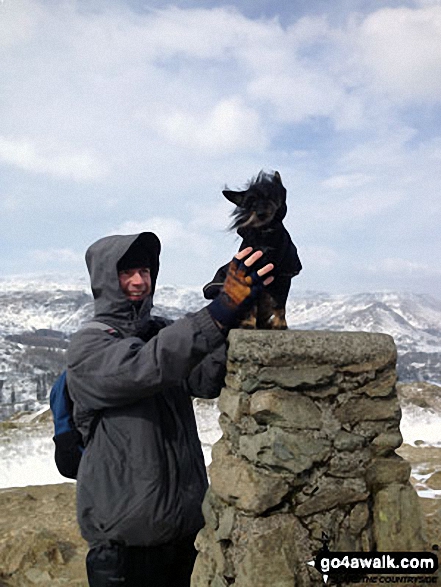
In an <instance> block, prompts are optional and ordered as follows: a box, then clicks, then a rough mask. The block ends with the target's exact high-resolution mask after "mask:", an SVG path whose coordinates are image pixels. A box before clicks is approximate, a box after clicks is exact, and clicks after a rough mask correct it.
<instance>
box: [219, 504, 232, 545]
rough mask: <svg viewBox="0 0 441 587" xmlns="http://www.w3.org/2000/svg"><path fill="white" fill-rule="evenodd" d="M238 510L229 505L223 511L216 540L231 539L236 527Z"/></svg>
mask: <svg viewBox="0 0 441 587" xmlns="http://www.w3.org/2000/svg"><path fill="white" fill-rule="evenodd" d="M235 516H236V510H235V508H233V507H229V508H227V509H225V510H224V511H223V512H222V515H221V516H220V520H219V528H218V529H217V531H216V540H230V538H231V534H232V532H233V528H234V520H235Z"/></svg>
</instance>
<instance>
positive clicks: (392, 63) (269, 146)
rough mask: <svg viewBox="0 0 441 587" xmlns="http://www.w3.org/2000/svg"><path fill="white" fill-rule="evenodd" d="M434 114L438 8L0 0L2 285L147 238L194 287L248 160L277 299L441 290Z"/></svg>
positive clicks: (372, 1)
mask: <svg viewBox="0 0 441 587" xmlns="http://www.w3.org/2000/svg"><path fill="white" fill-rule="evenodd" d="M440 115H441V0H364V1H362V0H291V1H290V2H286V0H283V1H282V0H276V1H269V0H239V1H237V2H234V3H228V2H224V1H223V0H175V2H173V3H169V2H167V1H164V0H145V1H140V0H126V1H124V0H102V1H98V0H0V277H1V276H10V275H16V276H17V281H21V280H25V275H28V274H29V273H40V272H41V273H48V272H49V273H55V274H59V275H61V274H66V273H67V274H69V275H77V274H84V273H85V263H84V254H85V251H86V249H87V247H88V246H89V245H90V244H91V243H93V242H94V241H95V240H97V239H99V238H101V237H103V236H106V235H109V234H133V233H136V232H139V231H144V230H146V231H148V230H152V231H154V232H156V233H157V234H158V236H159V237H160V239H161V242H162V247H163V250H162V254H161V269H160V275H159V281H158V283H159V284H176V285H194V286H199V285H201V286H202V285H203V284H204V283H206V282H208V281H210V280H211V278H212V277H213V275H214V273H215V272H216V270H217V268H218V267H219V266H220V265H223V264H224V263H226V262H227V261H229V259H231V257H232V256H233V255H234V253H235V252H236V250H237V249H238V247H239V245H240V240H239V239H238V237H237V236H236V235H235V234H234V233H232V232H230V231H228V230H227V228H228V226H229V224H230V222H231V218H230V213H231V212H232V209H233V205H232V204H230V203H229V202H228V201H227V200H226V199H225V198H224V197H223V195H222V189H224V188H225V186H226V185H227V186H228V187H230V188H232V189H241V188H242V187H243V186H244V185H245V184H246V182H247V180H249V179H250V178H251V177H252V176H255V175H257V173H258V172H259V170H260V169H265V170H278V171H279V172H280V174H281V177H282V181H283V183H284V185H285V187H286V188H287V191H288V198H287V203H288V214H287V217H286V220H285V225H286V227H287V228H288V230H289V232H290V234H291V237H292V239H293V241H294V243H295V244H296V245H297V248H298V252H299V256H300V259H301V261H302V264H303V271H302V272H301V274H300V275H299V276H298V277H296V278H295V279H294V280H293V283H292V288H293V290H295V289H297V290H299V291H300V290H301V291H304V290H318V291H327V292H330V293H352V292H360V291H379V290H397V291H413V292H416V293H428V294H431V295H434V296H436V297H441V293H440V292H441V265H440V263H439V259H440V258H441V239H440V235H441V197H440V185H441V181H440V180H441V116H440ZM20 276H21V277H20Z"/></svg>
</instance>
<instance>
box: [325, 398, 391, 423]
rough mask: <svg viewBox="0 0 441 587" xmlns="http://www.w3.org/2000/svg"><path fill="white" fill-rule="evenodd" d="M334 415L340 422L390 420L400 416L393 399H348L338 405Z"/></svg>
mask: <svg viewBox="0 0 441 587" xmlns="http://www.w3.org/2000/svg"><path fill="white" fill-rule="evenodd" d="M335 413H336V416H337V418H338V419H339V420H340V422H341V423H342V424H346V423H348V424H352V425H353V424H356V423H358V422H360V421H363V420H366V421H372V420H373V421H375V420H390V419H396V420H397V421H398V420H399V419H400V417H401V410H400V405H399V403H398V400H397V399H396V398H394V399H382V400H380V399H365V398H360V399H350V400H349V401H348V402H346V403H345V404H343V405H342V406H340V407H339V408H338V409H337V410H336V411H335Z"/></svg>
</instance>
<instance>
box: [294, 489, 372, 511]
mask: <svg viewBox="0 0 441 587" xmlns="http://www.w3.org/2000/svg"><path fill="white" fill-rule="evenodd" d="M368 497H369V495H368V494H367V493H360V492H358V491H356V490H353V489H348V488H344V487H339V486H338V485H335V487H333V488H329V489H327V490H326V491H320V492H319V493H317V494H316V495H314V496H313V497H311V498H310V499H308V500H307V501H305V502H304V503H302V504H301V505H299V506H298V507H297V508H296V510H295V514H296V516H299V517H304V516H310V515H311V514H315V513H317V512H322V511H324V510H331V509H333V508H335V507H337V506H343V505H347V504H350V503H356V502H359V501H365V500H366V499H367V498H368Z"/></svg>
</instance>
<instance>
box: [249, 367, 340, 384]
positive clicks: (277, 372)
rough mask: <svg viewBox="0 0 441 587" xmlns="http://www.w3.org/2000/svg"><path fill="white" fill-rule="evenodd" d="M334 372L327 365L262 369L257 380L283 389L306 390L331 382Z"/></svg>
mask: <svg viewBox="0 0 441 587" xmlns="http://www.w3.org/2000/svg"><path fill="white" fill-rule="evenodd" d="M334 373H335V370H334V369H333V368H332V367H331V366H329V365H323V366H321V367H303V368H301V369H294V368H293V367H263V368H262V370H261V371H260V373H259V380H260V381H262V382H264V383H272V384H273V385H274V384H276V385H279V386H280V387H283V388H285V389H296V388H305V387H306V388H307V387H316V386H321V385H326V384H327V383H329V382H330V381H331V380H332V376H333V375H334Z"/></svg>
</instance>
